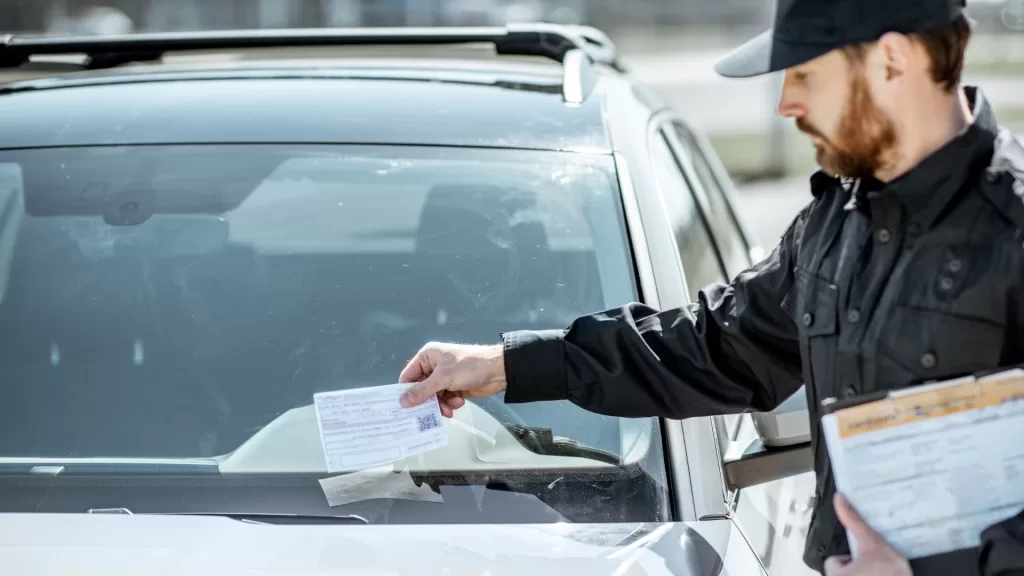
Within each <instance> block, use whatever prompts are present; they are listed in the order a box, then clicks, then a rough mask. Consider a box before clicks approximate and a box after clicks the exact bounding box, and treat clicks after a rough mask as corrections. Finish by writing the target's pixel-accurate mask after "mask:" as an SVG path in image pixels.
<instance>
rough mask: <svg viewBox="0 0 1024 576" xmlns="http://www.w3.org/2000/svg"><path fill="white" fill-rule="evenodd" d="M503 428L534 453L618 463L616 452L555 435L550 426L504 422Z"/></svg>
mask: <svg viewBox="0 0 1024 576" xmlns="http://www.w3.org/2000/svg"><path fill="white" fill-rule="evenodd" d="M505 429H506V430H508V431H509V432H510V433H511V434H512V435H513V436H515V438H516V440H519V442H520V444H522V445H523V446H524V447H525V448H526V449H527V450H529V451H530V452H533V453H534V454H540V455H542V456H566V457H572V458H587V459H590V460H597V461H598V462H604V463H605V464H612V465H615V466H617V465H619V463H620V462H619V456H618V455H617V454H612V453H611V452H606V451H604V450H601V449H598V448H594V447H592V446H587V445H586V444H583V443H580V442H577V441H576V440H572V439H571V438H563V437H561V436H555V435H554V434H553V433H552V432H551V429H550V428H532V427H529V426H522V425H520V424H505Z"/></svg>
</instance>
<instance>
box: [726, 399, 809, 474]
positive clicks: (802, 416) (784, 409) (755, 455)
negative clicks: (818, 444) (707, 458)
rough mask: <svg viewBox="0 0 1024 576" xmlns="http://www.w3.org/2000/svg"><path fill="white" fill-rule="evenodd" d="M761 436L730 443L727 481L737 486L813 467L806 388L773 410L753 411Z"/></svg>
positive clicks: (804, 470)
mask: <svg viewBox="0 0 1024 576" xmlns="http://www.w3.org/2000/svg"><path fill="white" fill-rule="evenodd" d="M751 418H752V420H753V422H754V429H755V430H756V431H757V436H758V438H757V439H756V440H753V441H751V442H750V443H749V444H747V445H746V446H744V445H741V444H735V445H732V446H730V447H729V450H728V452H727V453H726V454H725V457H724V459H723V462H724V467H725V477H726V483H727V484H728V486H729V487H730V488H731V489H734V490H738V489H743V488H747V487H750V486H756V485H758V484H764V483H767V482H773V481H775V480H781V479H783V478H788V477H790V476H796V475H799V474H803V473H805V472H810V471H811V470H813V469H814V455H813V454H812V453H811V421H810V413H809V412H808V410H807V394H806V391H805V389H804V388H800V390H799V391H798V392H797V393H796V394H794V395H793V396H791V397H790V398H788V399H786V401H784V402H783V403H782V404H780V405H779V407H778V408H776V409H775V410H772V411H771V412H764V413H756V414H751Z"/></svg>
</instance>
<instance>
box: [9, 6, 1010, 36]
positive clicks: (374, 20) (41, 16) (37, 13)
mask: <svg viewBox="0 0 1024 576" xmlns="http://www.w3.org/2000/svg"><path fill="white" fill-rule="evenodd" d="M968 4H969V10H970V13H971V15H972V17H974V19H975V20H976V21H977V22H978V27H979V29H980V31H982V32H1000V31H1010V30H1014V29H1017V30H1019V29H1021V28H1024V0H969V2H968ZM81 5H87V6H88V7H90V8H91V9H92V10H93V12H94V14H99V13H100V11H103V10H106V15H105V16H103V17H96V20H103V23H104V24H105V25H107V26H108V27H112V28H113V29H120V28H118V26H117V25H115V24H116V23H115V21H118V20H122V22H121V27H122V28H123V18H121V17H119V16H118V15H117V14H120V15H123V17H124V18H127V19H128V20H130V22H131V27H132V29H134V30H140V31H142V30H144V31H173V30H204V29H226V28H280V27H312V26H438V25H480V24H483V25H496V24H504V23H506V22H510V21H548V22H558V23H584V24H591V25H594V26H598V27H600V28H602V29H604V30H605V31H607V32H608V33H609V34H611V35H612V36H614V35H615V34H616V32H618V31H621V30H629V31H631V32H633V31H636V30H637V29H652V30H657V29H662V28H672V29H678V28H680V27H694V28H706V27H709V26H710V27H712V28H714V29H717V30H720V33H721V34H729V35H732V34H735V35H737V36H749V35H750V34H751V33H752V32H753V31H755V30H760V29H763V28H765V27H766V26H767V25H768V24H769V23H770V21H771V15H772V10H773V7H774V2H771V1H766V0H626V1H624V0H0V33H5V32H7V33H10V32H19V33H37V32H46V31H48V30H50V31H55V32H56V31H62V30H64V29H65V28H67V27H68V26H69V22H72V23H74V22H78V21H81V22H85V21H86V20H87V18H85V17H78V20H77V21H76V19H75V14H76V6H78V7H80V6H81ZM96 26H98V27H99V28H100V29H103V26H99V25H96Z"/></svg>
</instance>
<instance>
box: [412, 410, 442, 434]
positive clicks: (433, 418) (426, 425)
mask: <svg viewBox="0 0 1024 576" xmlns="http://www.w3.org/2000/svg"><path fill="white" fill-rule="evenodd" d="M416 424H417V425H418V426H419V428H420V432H426V431H427V430H432V429H434V428H438V427H440V426H441V423H440V422H438V420H437V414H427V415H425V416H417V417H416Z"/></svg>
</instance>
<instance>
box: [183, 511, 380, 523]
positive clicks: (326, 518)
mask: <svg viewBox="0 0 1024 576" xmlns="http://www.w3.org/2000/svg"><path fill="white" fill-rule="evenodd" d="M168 515H169V516H219V517H221V518H231V519H232V520H238V521H239V522H246V523H249V524H274V525H292V526H295V525H302V526H309V525H337V524H369V523H370V521H369V520H367V519H366V518H363V517H362V516H359V515H357V514H344V515H341V516H330V515H313V514H258V513H256V514H250V513H239V514H216V513H206V512H199V513H195V514H168Z"/></svg>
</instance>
